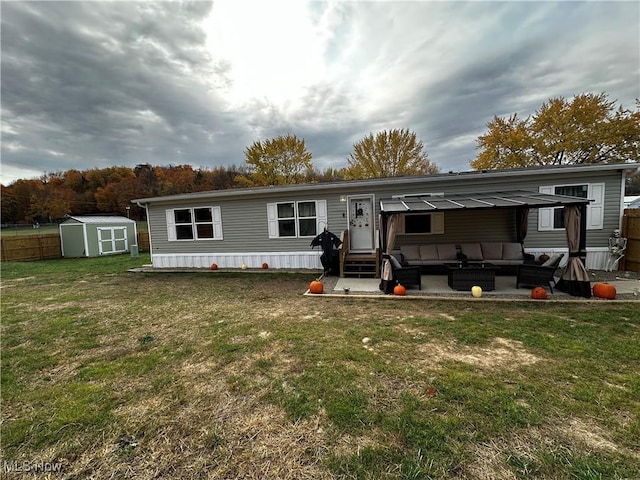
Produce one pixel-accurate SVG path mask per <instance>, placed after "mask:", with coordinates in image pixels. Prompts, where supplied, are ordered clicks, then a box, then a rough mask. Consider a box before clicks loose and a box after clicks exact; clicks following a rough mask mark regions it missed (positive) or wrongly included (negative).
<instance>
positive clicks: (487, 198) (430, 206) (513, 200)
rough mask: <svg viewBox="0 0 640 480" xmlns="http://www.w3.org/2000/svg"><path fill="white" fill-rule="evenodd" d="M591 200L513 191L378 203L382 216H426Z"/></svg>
mask: <svg viewBox="0 0 640 480" xmlns="http://www.w3.org/2000/svg"><path fill="white" fill-rule="evenodd" d="M591 201H592V200H589V199H588V198H581V197H571V196H567V195H551V194H547V193H538V192H528V191H525V190H513V191H507V192H481V193H467V194H461V193H454V194H447V195H433V196H425V195H404V196H399V197H394V198H389V199H382V200H380V211H381V213H382V214H386V215H390V214H393V213H411V212H414V213H420V212H424V213H429V212H442V211H451V210H469V209H491V208H518V207H529V208H545V207H558V206H565V205H587V204H589V202H591Z"/></svg>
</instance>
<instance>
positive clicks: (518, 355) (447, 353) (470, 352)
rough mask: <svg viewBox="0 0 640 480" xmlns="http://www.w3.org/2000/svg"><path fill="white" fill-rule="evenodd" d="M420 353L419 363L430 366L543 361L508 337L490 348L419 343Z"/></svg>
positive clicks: (507, 365)
mask: <svg viewBox="0 0 640 480" xmlns="http://www.w3.org/2000/svg"><path fill="white" fill-rule="evenodd" d="M418 352H419V354H420V355H419V359H418V362H419V363H420V364H421V365H423V366H428V367H430V368H435V367H437V366H438V365H441V364H443V363H445V362H462V363H466V364H469V365H474V366H476V367H479V368H483V369H495V368H501V369H505V368H506V369H510V368H518V367H520V366H522V365H532V364H534V363H536V362H538V361H540V360H541V359H540V357H539V356H537V355H534V354H532V353H530V352H528V351H527V350H526V349H525V348H524V346H523V345H522V342H519V341H515V340H510V339H508V338H494V339H493V341H492V342H491V343H490V345H488V346H486V347H480V346H469V345H460V344H458V343H455V342H438V343H436V342H429V343H425V344H422V345H419V346H418Z"/></svg>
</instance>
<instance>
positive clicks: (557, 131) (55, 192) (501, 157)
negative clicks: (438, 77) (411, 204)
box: [0, 93, 640, 223]
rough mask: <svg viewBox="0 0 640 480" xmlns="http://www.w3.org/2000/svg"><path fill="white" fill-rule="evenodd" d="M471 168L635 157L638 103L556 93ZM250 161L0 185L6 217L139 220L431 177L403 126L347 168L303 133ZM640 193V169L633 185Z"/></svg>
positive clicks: (496, 133) (255, 148)
mask: <svg viewBox="0 0 640 480" xmlns="http://www.w3.org/2000/svg"><path fill="white" fill-rule="evenodd" d="M476 146H477V150H478V154H477V157H476V158H475V159H474V160H472V161H470V165H471V167H472V168H473V169H475V170H493V169H502V168H518V167H531V166H542V165H563V164H581V163H599V162H609V163H611V162H629V161H634V162H635V161H637V160H638V158H639V156H640V155H639V154H640V102H639V101H638V100H636V109H635V110H628V109H624V108H623V107H622V106H619V107H618V108H616V103H615V102H613V101H610V100H609V99H608V97H607V95H606V94H604V93H602V94H599V95H596V94H582V95H578V96H576V97H574V98H573V99H570V100H567V99H565V98H552V99H549V100H548V101H547V102H545V103H544V104H543V105H542V106H541V107H540V109H538V110H537V111H536V112H535V113H534V114H533V115H531V116H529V117H527V118H526V119H522V118H519V117H518V115H517V114H513V115H510V116H508V117H498V116H495V117H494V118H493V119H492V120H491V121H490V122H489V123H487V132H486V133H485V134H483V135H481V136H479V137H478V139H477V142H476ZM244 155H245V163H244V164H243V165H241V166H236V165H231V166H227V167H216V168H212V169H208V168H199V169H194V168H193V167H192V166H190V165H170V166H153V165H149V164H141V165H137V166H136V167H135V168H129V167H108V168H102V169H91V170H84V171H79V170H68V171H66V172H56V173H48V174H45V175H43V176H42V177H40V178H39V179H35V180H18V181H16V182H14V183H12V184H11V185H9V186H6V187H5V186H0V189H1V194H2V223H33V222H52V221H55V220H59V219H62V218H64V216H65V215H69V214H72V215H73V214H75V215H82V214H100V213H102V214H106V213H110V214H121V215H122V214H125V212H126V213H127V214H128V215H129V216H130V217H131V218H134V219H141V218H143V215H144V212H143V210H142V209H141V208H139V207H137V206H135V205H132V204H131V200H132V199H135V198H146V197H155V196H163V195H172V194H180V193H190V192H199V191H208V190H224V189H232V188H243V187H258V186H268V185H286V184H294V183H310V182H329V181H340V180H355V179H365V178H382V177H394V176H405V175H433V174H437V173H438V167H437V166H436V165H435V164H434V163H432V162H431V161H430V160H429V157H428V155H427V153H426V151H425V148H424V144H423V143H422V142H421V141H420V140H418V139H417V137H416V134H415V133H414V132H412V131H410V130H407V129H394V130H388V131H387V130H385V131H382V132H378V133H376V134H375V135H374V134H373V133H371V134H369V135H367V136H365V137H364V138H363V139H361V140H360V141H359V142H357V143H355V144H354V146H353V152H352V153H351V154H350V155H349V156H348V157H347V165H346V167H344V168H339V169H334V168H327V169H325V170H324V171H319V170H318V169H317V168H316V167H315V166H314V165H313V162H312V158H313V156H312V154H311V152H309V151H308V150H307V148H306V145H305V142H304V139H300V138H298V137H296V136H295V135H291V134H289V135H281V136H278V137H275V138H272V139H267V140H258V141H256V142H254V143H253V144H252V145H250V146H248V147H247V148H246V149H245V150H244ZM626 194H627V195H633V194H640V175H636V176H635V177H633V178H631V179H629V180H628V182H627V190H626Z"/></svg>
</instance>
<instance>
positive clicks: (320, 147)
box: [0, 0, 640, 185]
mask: <svg viewBox="0 0 640 480" xmlns="http://www.w3.org/2000/svg"><path fill="white" fill-rule="evenodd" d="M0 18H1V21H2V26H1V43H0V48H1V51H0V60H1V70H0V79H1V92H0V94H1V97H0V105H1V120H2V121H1V135H2V137H1V149H2V150H1V155H2V156H1V159H0V160H1V164H0V167H1V168H0V181H1V183H2V184H4V185H8V184H10V183H11V182H12V181H14V180H16V179H18V178H34V177H39V176H40V175H42V174H44V173H45V172H46V173H54V172H61V171H65V170H69V169H78V170H86V169H90V168H104V167H108V166H129V167H135V165H137V164H141V163H150V164H152V165H183V164H190V165H192V166H193V167H194V168H214V167H217V166H225V167H226V166H230V165H237V166H240V165H243V164H244V158H245V157H244V150H245V148H247V147H248V146H250V145H251V144H252V143H253V142H255V141H257V140H266V139H269V138H274V137H276V136H278V135H287V134H292V135H296V136H297V137H298V138H302V139H304V140H305V144H306V146H307V149H308V150H309V151H310V152H311V153H312V154H313V163H314V165H315V167H317V168H318V169H319V170H321V171H322V170H324V169H326V168H328V167H333V168H341V167H344V166H346V164H347V157H348V155H349V153H351V152H352V151H353V145H354V143H356V142H358V141H359V140H361V139H362V138H363V137H365V136H366V135H368V134H369V133H374V134H375V133H377V132H379V131H382V130H390V129H395V128H406V129H409V130H411V131H413V132H415V133H416V135H417V137H418V139H419V140H421V141H422V142H423V144H424V146H425V151H426V152H427V154H428V155H429V159H430V160H431V161H432V162H433V163H435V164H436V165H437V166H438V167H439V168H440V170H441V171H443V172H448V171H465V170H469V169H470V168H471V167H470V166H469V162H470V161H471V160H473V159H474V158H475V156H476V155H477V151H476V139H477V138H478V136H479V135H482V134H483V133H485V132H486V131H487V127H486V125H487V122H489V121H490V120H491V119H492V118H493V117H494V115H497V116H508V115H511V114H513V113H518V115H519V116H521V117H527V116H528V115H531V114H533V113H534V112H535V111H536V110H537V109H539V108H540V106H541V105H542V104H543V103H544V102H545V101H546V100H548V99H549V98H555V97H565V98H568V99H570V98H571V97H573V96H574V95H578V94H581V93H587V92H593V93H602V92H605V93H607V94H608V95H609V99H610V100H615V101H617V102H619V104H621V105H622V106H624V107H625V108H629V109H634V108H635V99H636V98H640V2H635V1H629V2H609V1H607V2H573V1H562V2H529V1H510V2H461V1H448V2H445V1H438V2H436V1H421V2H418V1H408V2H397V1H359V2H355V1H303V0H296V1H284V0H268V1H266V0H262V1H248V0H215V1H213V2H211V1H197V2H158V1H146V2H143V1H138V2H129V1H112V2H94V1H89V2H78V1H72V2H55V1H42V2H30V1H19V2H18V1H15V2H14V1H4V0H3V1H2V2H1V3H0Z"/></svg>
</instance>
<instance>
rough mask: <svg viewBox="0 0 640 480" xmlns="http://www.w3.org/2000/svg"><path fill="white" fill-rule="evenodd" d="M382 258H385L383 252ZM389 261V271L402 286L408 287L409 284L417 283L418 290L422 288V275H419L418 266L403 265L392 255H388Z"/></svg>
mask: <svg viewBox="0 0 640 480" xmlns="http://www.w3.org/2000/svg"><path fill="white" fill-rule="evenodd" d="M382 258H387V255H386V254H384V255H383V256H382ZM388 258H389V261H390V263H391V271H392V272H393V279H394V280H395V281H396V282H398V283H399V284H400V285H402V286H403V287H409V286H410V285H417V286H418V290H422V277H421V276H420V267H419V266H413V267H403V266H402V264H401V263H400V262H399V261H398V259H397V258H395V257H394V256H393V255H389V256H388Z"/></svg>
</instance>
